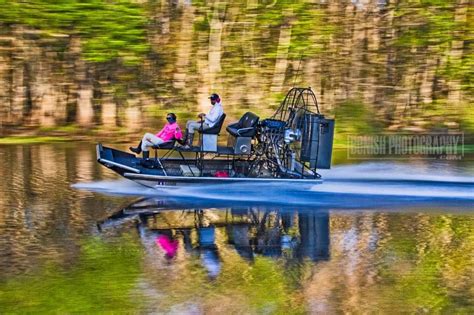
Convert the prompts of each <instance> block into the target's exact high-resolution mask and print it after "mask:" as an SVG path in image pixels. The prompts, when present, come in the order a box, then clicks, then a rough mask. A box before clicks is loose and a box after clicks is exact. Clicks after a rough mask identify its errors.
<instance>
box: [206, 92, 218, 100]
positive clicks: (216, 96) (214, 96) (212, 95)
mask: <svg viewBox="0 0 474 315" xmlns="http://www.w3.org/2000/svg"><path fill="white" fill-rule="evenodd" d="M209 98H210V99H211V100H217V99H219V98H220V97H219V95H217V94H216V93H212V94H211V96H209Z"/></svg>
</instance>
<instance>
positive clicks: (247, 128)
mask: <svg viewBox="0 0 474 315" xmlns="http://www.w3.org/2000/svg"><path fill="white" fill-rule="evenodd" d="M258 120H259V117H258V116H257V115H255V114H254V113H251V112H247V113H245V114H244V115H243V116H242V117H241V118H240V120H239V121H238V122H236V123H233V124H230V125H229V126H228V127H227V132H229V133H230V134H231V135H232V136H234V137H251V138H253V137H255V134H256V133H257V124H258Z"/></svg>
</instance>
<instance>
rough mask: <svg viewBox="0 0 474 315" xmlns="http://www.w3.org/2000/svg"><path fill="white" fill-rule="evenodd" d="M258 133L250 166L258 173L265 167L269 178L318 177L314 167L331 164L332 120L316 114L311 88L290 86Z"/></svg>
mask: <svg viewBox="0 0 474 315" xmlns="http://www.w3.org/2000/svg"><path fill="white" fill-rule="evenodd" d="M258 134H259V136H258V144H257V146H256V150H255V152H256V158H255V160H254V162H253V165H258V170H259V171H258V174H260V175H261V171H260V170H261V169H265V170H266V172H267V173H269V174H270V175H271V176H273V177H285V178H288V177H290V178H319V177H320V175H319V174H318V173H317V171H316V170H317V169H318V168H319V169H329V168H330V167H331V157H332V146H333V138H334V119H327V118H325V117H324V116H323V115H322V114H321V113H320V111H319V106H318V101H317V99H316V95H315V94H314V93H313V91H312V90H311V88H292V89H291V90H290V91H289V92H288V93H287V95H286V97H285V99H284V100H283V102H282V103H281V105H280V107H279V108H278V110H277V111H276V112H275V114H274V115H273V116H272V117H271V118H269V119H265V120H263V121H262V122H261V124H260V128H259V132H258ZM259 152H260V153H259Z"/></svg>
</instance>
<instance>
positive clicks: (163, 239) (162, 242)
mask: <svg viewBox="0 0 474 315" xmlns="http://www.w3.org/2000/svg"><path fill="white" fill-rule="evenodd" d="M155 243H156V245H158V246H160V247H161V248H162V249H163V250H164V251H165V253H166V256H168V257H169V258H173V257H174V256H176V252H177V251H178V240H172V239H171V238H169V237H168V236H166V235H160V236H158V237H157V238H156V239H155Z"/></svg>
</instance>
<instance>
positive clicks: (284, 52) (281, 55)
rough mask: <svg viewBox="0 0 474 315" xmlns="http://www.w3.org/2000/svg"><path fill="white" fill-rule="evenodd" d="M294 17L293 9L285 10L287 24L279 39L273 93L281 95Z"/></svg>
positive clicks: (282, 29)
mask: <svg viewBox="0 0 474 315" xmlns="http://www.w3.org/2000/svg"><path fill="white" fill-rule="evenodd" d="M292 15H293V10H292V9H285V10H284V12H283V16H284V17H285V20H287V23H284V24H283V25H282V26H281V27H280V37H279V38H278V48H277V55H276V63H275V69H274V71H273V79H272V85H271V89H270V90H271V91H272V92H274V93H279V92H281V91H282V88H283V84H284V82H285V73H286V68H287V67H288V51H289V48H290V43H291V17H292Z"/></svg>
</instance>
